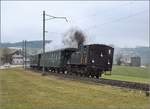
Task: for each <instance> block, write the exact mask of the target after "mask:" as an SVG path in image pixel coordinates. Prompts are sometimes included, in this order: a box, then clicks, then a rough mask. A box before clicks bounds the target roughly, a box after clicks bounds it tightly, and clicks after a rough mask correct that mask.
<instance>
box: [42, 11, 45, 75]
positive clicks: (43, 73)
mask: <svg viewBox="0 0 150 109" xmlns="http://www.w3.org/2000/svg"><path fill="white" fill-rule="evenodd" d="M44 55H45V11H43V60H44V59H45V56H44ZM42 75H45V64H44V61H43V72H42Z"/></svg>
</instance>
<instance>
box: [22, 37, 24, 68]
mask: <svg viewBox="0 0 150 109" xmlns="http://www.w3.org/2000/svg"><path fill="white" fill-rule="evenodd" d="M22 56H23V63H22V67H23V68H24V40H23V41H22Z"/></svg>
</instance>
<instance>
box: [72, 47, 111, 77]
mask: <svg viewBox="0 0 150 109" xmlns="http://www.w3.org/2000/svg"><path fill="white" fill-rule="evenodd" d="M112 61H113V48H112V47H110V46H106V45H102V44H91V45H85V46H83V45H81V46H80V47H79V49H78V51H77V52H74V53H73V54H72V55H71V59H70V65H71V67H72V68H71V69H72V70H73V72H77V73H79V74H81V75H85V76H92V77H94V76H96V77H97V78H99V76H101V74H102V73H103V72H105V71H111V69H112Z"/></svg>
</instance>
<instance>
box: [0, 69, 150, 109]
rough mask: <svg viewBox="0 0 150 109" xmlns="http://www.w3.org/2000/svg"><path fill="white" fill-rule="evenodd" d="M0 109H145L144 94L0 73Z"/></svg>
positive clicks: (21, 73)
mask: <svg viewBox="0 0 150 109" xmlns="http://www.w3.org/2000/svg"><path fill="white" fill-rule="evenodd" d="M0 109H149V98H148V97H146V96H145V93H144V92H141V91H138V90H129V89H123V88H117V87H112V86H108V85H96V84H93V83H85V82H82V81H79V80H78V81H77V80H69V79H58V77H56V76H50V75H49V76H41V74H39V73H35V72H31V71H24V70H23V69H21V68H18V69H6V70H0Z"/></svg>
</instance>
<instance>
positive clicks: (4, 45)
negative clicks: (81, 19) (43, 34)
mask: <svg viewBox="0 0 150 109" xmlns="http://www.w3.org/2000/svg"><path fill="white" fill-rule="evenodd" d="M50 42H51V40H46V41H45V43H50ZM22 46H23V42H15V43H2V44H0V48H7V47H16V48H22ZM42 46H43V41H42V40H37V41H27V47H28V48H42Z"/></svg>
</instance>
